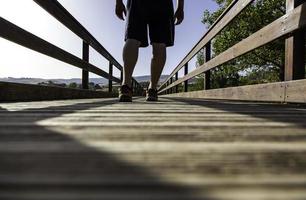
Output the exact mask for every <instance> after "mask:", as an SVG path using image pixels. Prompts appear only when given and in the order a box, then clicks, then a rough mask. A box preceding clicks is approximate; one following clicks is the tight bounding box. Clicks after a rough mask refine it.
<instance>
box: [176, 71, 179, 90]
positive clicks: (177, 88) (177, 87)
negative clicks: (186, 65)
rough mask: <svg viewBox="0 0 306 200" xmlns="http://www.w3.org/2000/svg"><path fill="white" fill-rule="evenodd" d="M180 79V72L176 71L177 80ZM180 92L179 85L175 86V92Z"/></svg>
mask: <svg viewBox="0 0 306 200" xmlns="http://www.w3.org/2000/svg"><path fill="white" fill-rule="evenodd" d="M178 79H179V76H178V72H176V73H175V81H177V80H178ZM178 92H179V86H178V85H177V86H175V93H178Z"/></svg>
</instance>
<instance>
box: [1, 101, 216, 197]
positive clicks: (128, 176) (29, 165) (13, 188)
mask: <svg viewBox="0 0 306 200" xmlns="http://www.w3.org/2000/svg"><path fill="white" fill-rule="evenodd" d="M114 103H117V102H116V101H114V100H109V101H107V100H101V101H100V102H95V103H83V104H72V105H67V106H53V107H44V108H38V109H25V110H20V111H7V110H5V109H3V108H1V109H0V114H1V118H2V119H6V122H8V125H3V124H2V125H0V137H1V140H2V142H5V143H6V144H8V146H10V144H12V148H11V149H3V148H1V150H0V199H1V200H10V199H11V200H19V199H22V200H35V199H39V200H47V199H48V200H49V199H50V200H51V199H52V200H54V199H56V200H61V199H63V200H64V199H74V200H81V199H82V200H83V199H84V200H90V199H95V200H96V199H133V200H137V199H139V200H140V199H141V200H145V199H148V200H150V199H160V200H162V199H176V200H179V199H184V200H188V199H193V200H196V199H198V198H197V197H196V195H195V190H194V189H191V188H188V186H184V185H175V184H171V183H166V182H164V181H163V180H160V179H159V177H157V176H156V175H155V174H154V173H152V172H150V171H149V170H148V169H145V168H143V167H141V166H137V165H135V164H132V163H129V162H127V161H124V160H121V159H120V158H119V157H118V155H115V154H113V153H111V152H108V151H107V150H105V151H104V150H97V149H95V148H92V147H89V146H86V144H84V143H81V142H80V141H77V140H76V139H74V138H72V137H69V136H68V135H63V134H61V133H59V132H56V131H51V130H49V129H46V128H45V127H43V126H40V125H37V122H38V121H41V120H45V119H49V118H56V117H60V116H61V115H63V114H69V113H74V112H78V111H85V110H88V109H94V108H101V107H103V106H109V105H112V104H114ZM29 113H32V114H34V116H36V117H35V119H34V118H25V117H24V118H22V117H21V118H20V116H22V115H23V114H25V116H27V114H29ZM16 115H19V118H16V117H15V116H16ZM18 123H20V125H18ZM29 127H30V129H31V131H32V133H29V134H28V133H26V129H27V130H29ZM114 134H116V133H114ZM48 140H49V141H50V143H48V142H47V141H48ZM40 142H42V143H40ZM54 142H55V143H54ZM19 145H20V146H19ZM24 145H26V146H24ZM15 148H16V149H15ZM19 148H20V149H19ZM23 148H24V149H23ZM144 162H145V161H144ZM201 191H202V192H203V188H202V189H201ZM201 199H203V198H201ZM209 199H211V198H209Z"/></svg>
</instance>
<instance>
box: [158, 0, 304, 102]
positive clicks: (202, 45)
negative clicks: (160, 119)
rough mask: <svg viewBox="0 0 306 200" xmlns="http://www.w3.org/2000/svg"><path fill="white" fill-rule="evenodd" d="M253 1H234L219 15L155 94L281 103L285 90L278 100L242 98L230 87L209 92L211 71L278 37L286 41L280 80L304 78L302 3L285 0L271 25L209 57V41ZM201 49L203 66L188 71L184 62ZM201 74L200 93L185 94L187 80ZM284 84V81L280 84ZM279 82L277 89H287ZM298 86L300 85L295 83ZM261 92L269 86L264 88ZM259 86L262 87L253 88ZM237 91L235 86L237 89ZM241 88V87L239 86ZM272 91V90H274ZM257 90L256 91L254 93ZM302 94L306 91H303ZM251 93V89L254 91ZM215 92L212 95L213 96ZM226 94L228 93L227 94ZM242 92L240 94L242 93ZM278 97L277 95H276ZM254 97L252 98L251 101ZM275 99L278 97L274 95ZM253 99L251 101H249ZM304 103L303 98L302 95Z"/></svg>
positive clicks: (249, 95)
mask: <svg viewBox="0 0 306 200" xmlns="http://www.w3.org/2000/svg"><path fill="white" fill-rule="evenodd" d="M252 2H253V0H234V1H233V2H232V3H231V4H230V6H229V7H228V8H227V9H226V10H225V11H224V12H223V14H222V15H221V16H220V17H219V18H218V19H217V20H216V22H215V23H214V24H213V25H212V26H211V28H210V29H209V30H208V31H207V33H206V34H205V35H204V36H203V37H202V38H201V39H200V41H199V42H198V43H197V44H196V45H195V46H194V47H193V49H192V50H191V51H190V52H189V53H188V54H187V56H186V57H185V58H184V59H183V60H182V61H181V62H180V63H179V65H178V66H177V67H176V68H175V69H174V70H173V72H172V73H171V74H170V76H169V77H168V78H167V79H166V80H165V82H164V83H163V84H162V85H161V86H160V88H159V94H168V95H169V94H172V96H184V97H186V96H187V97H188V96H189V97H209V98H215V99H235V100H239V99H241V100H268V101H270V100H271V101H274V100H276V101H279V100H280V101H284V99H285V98H286V97H287V96H288V94H287V95H286V91H284V92H283V91H282V93H285V94H281V95H284V96H282V97H281V98H280V99H277V98H275V97H273V96H264V97H263V96H261V97H260V96H259V95H257V96H256V97H255V96H254V95H251V94H249V93H246V94H245V95H241V91H243V90H239V92H240V94H237V95H236V94H234V93H235V91H236V92H237V91H238V90H237V89H236V90H235V89H233V88H231V91H230V90H222V91H221V90H210V88H211V87H210V83H211V70H212V69H215V68H217V67H219V66H221V65H222V64H225V63H227V62H229V61H232V60H234V59H236V58H238V57H240V56H243V55H245V54H247V53H249V52H251V51H253V50H255V49H257V48H259V47H262V46H264V45H266V44H268V43H271V42H273V41H275V40H277V39H279V38H283V37H285V38H286V55H285V58H286V62H285V63H286V64H285V69H284V71H285V73H284V77H283V80H284V81H292V80H298V79H304V78H305V26H306V3H305V0H287V2H286V3H287V5H286V6H287V13H286V14H285V15H284V16H282V17H281V18H279V19H277V20H276V21H274V22H272V23H271V24H269V25H268V26H266V27H264V28H262V29H261V30H259V31H258V32H256V33H254V34H252V35H251V36H249V37H248V38H246V39H244V40H242V41H241V42H239V43H237V44H236V45H234V46H232V47H231V48H229V49H227V50H226V51H224V52H223V53H221V54H219V55H217V56H216V57H214V58H213V59H212V58H211V54H212V49H211V43H212V41H213V39H214V38H215V37H216V36H217V35H218V34H219V33H220V32H221V31H222V30H223V29H224V28H225V27H227V25H228V24H229V23H231V22H232V21H233V20H234V19H235V18H236V17H237V16H238V15H239V14H240V13H242V12H243V11H244V10H245V9H246V8H247V7H248V6H249V5H250V4H251V3H252ZM201 50H204V52H205V59H204V61H205V63H204V64H203V65H201V66H199V67H197V68H196V69H195V70H193V71H191V72H188V62H189V61H190V60H191V59H192V58H193V57H194V56H196V55H197V54H198V53H199V52H200V51H201ZM183 68H184V76H183V77H181V78H179V77H178V73H179V71H180V70H181V69H183ZM202 74H204V91H198V92H194V93H193V94H192V93H190V92H189V93H188V80H190V79H192V78H194V77H196V76H198V75H202ZM282 83H285V82H282ZM282 83H279V86H280V87H283V86H284V87H285V88H286V86H288V84H286V85H284V84H282ZM180 84H184V87H183V88H184V93H180V94H178V86H179V85H180ZM299 85H302V84H299ZM266 86H267V87H264V88H265V90H260V91H261V92H272V93H273V91H268V90H267V88H273V87H270V86H271V85H266ZM260 87H263V86H262V85H260V86H258V87H257V88H260ZM237 88H238V87H237ZM240 88H243V87H240ZM255 89H256V86H255ZM274 89H275V88H274ZM258 91H259V90H257V92H258ZM302 91H304V92H305V93H306V88H303V90H302ZM254 92H255V90H254ZM214 93H215V94H214ZM229 93H231V94H230V95H229ZM242 93H243V92H242ZM277 95H278V94H277ZM253 97H254V98H253ZM278 97H279V96H278ZM252 98H253V99H252ZM301 98H304V101H305V102H306V96H303V97H301Z"/></svg>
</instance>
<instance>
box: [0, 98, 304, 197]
mask: <svg viewBox="0 0 306 200" xmlns="http://www.w3.org/2000/svg"><path fill="white" fill-rule="evenodd" d="M0 118H1V120H0V199H1V200H91V199H93V200H97V199H108V200H115V199H116V200H117V199H118V200H119V199H121V200H122V199H125V200H147V199H148V200H165V199H167V200H168V199H171V200H172V199H173V200H182V199H184V200H188V199H193V200H195V199H209V200H246V199H247V200H253V199H254V200H255V199H256V200H258V199H260V200H270V199H271V200H274V199H277V200H281V199H283V200H305V199H306V156H305V155H306V107H301V106H297V105H275V104H254V103H239V102H224V101H205V100H191V99H189V100H187V99H182V98H181V99H173V98H162V99H161V101H160V102H158V103H146V102H144V100H143V99H135V102H134V103H133V104H118V103H117V101H116V100H114V99H104V100H102V99H94V100H69V101H49V102H32V103H7V104H4V103H2V104H0Z"/></svg>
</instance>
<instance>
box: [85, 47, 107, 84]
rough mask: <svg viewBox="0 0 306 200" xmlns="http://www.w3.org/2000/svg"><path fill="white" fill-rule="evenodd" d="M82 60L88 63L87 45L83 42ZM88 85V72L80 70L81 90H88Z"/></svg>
mask: <svg viewBox="0 0 306 200" xmlns="http://www.w3.org/2000/svg"><path fill="white" fill-rule="evenodd" d="M83 60H84V61H85V62H87V63H89V45H88V44H87V43H86V42H84V41H83ZM110 76H112V75H110ZM88 85H89V72H88V71H86V70H84V69H83V70H82V88H83V89H85V90H86V89H88V88H89V86H88Z"/></svg>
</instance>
